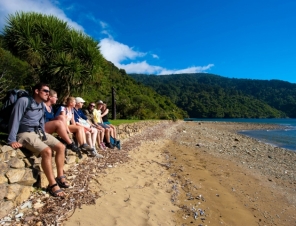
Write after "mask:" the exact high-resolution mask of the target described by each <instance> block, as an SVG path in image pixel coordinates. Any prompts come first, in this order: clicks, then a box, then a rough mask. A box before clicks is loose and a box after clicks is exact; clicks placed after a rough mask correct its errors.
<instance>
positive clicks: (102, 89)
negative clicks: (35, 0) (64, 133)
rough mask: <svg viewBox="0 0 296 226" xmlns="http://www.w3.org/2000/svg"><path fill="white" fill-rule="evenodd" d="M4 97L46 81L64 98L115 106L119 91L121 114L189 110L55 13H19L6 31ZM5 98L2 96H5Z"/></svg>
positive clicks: (0, 53) (1, 55)
mask: <svg viewBox="0 0 296 226" xmlns="http://www.w3.org/2000/svg"><path fill="white" fill-rule="evenodd" d="M0 60H1V61H0V73H1V74H0V76H1V75H2V76H1V77H0V95H1V94H4V93H5V92H6V91H7V90H9V89H12V88H25V89H27V90H31V87H32V86H33V85H34V84H35V83H37V82H45V83H48V84H49V85H50V87H51V88H52V89H54V90H56V91H57V92H58V96H59V101H60V102H63V101H62V100H64V98H65V97H67V96H81V97H83V98H84V99H85V100H87V101H88V102H90V101H97V100H103V101H104V102H106V103H107V104H108V105H109V107H110V106H111V87H114V88H115V89H116V104H117V115H116V117H117V118H121V119H175V118H183V117H186V116H187V115H186V113H185V112H184V111H183V110H181V109H180V108H178V107H177V106H176V105H175V104H173V103H172V102H171V101H170V100H169V98H167V97H163V96H161V95H159V94H158V93H156V92H155V91H154V90H153V89H151V88H149V87H145V86H144V85H142V84H140V83H137V82H136V81H135V80H134V79H132V78H131V77H130V76H128V75H127V74H126V73H125V71H124V70H122V69H118V68H117V67H115V66H114V65H113V64H112V63H111V62H108V61H107V60H105V59H104V58H103V57H102V55H101V53H100V49H99V42H98V41H96V40H94V39H92V38H91V37H89V36H87V35H85V34H83V33H81V32H77V31H75V30H73V29H71V28H70V27H69V26H68V25H67V23H65V22H63V21H61V20H59V19H58V18H56V17H54V16H47V15H42V14H38V13H16V14H15V15H11V16H10V17H9V19H8V24H7V25H6V26H5V27H4V30H3V33H2V34H1V35H0ZM2 97H3V95H2V96H0V99H1V98H2Z"/></svg>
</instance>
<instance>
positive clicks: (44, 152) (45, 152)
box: [40, 147, 52, 159]
mask: <svg viewBox="0 0 296 226" xmlns="http://www.w3.org/2000/svg"><path fill="white" fill-rule="evenodd" d="M40 155H41V157H42V158H43V159H45V158H51V156H52V151H51V149H50V147H47V148H45V149H43V150H42V151H41V153H40Z"/></svg>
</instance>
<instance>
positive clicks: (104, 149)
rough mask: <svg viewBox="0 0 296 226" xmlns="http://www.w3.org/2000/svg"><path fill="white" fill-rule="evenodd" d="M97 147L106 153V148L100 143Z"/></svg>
mask: <svg viewBox="0 0 296 226" xmlns="http://www.w3.org/2000/svg"><path fill="white" fill-rule="evenodd" d="M99 147H100V149H101V150H103V151H106V147H105V145H103V144H102V143H101V144H100V145H99Z"/></svg>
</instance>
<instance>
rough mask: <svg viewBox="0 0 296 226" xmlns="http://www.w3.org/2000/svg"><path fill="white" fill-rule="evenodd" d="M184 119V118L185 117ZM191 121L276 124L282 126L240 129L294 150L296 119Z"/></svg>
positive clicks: (246, 133)
mask: <svg viewBox="0 0 296 226" xmlns="http://www.w3.org/2000/svg"><path fill="white" fill-rule="evenodd" d="M185 120H186V119H185ZM192 120H193V121H215V122H242V123H264V124H278V125H281V126H284V128H283V129H277V130H244V131H240V133H241V134H244V135H246V136H249V137H253V138H256V139H258V140H260V141H262V142H265V143H269V144H272V145H275V146H278V147H282V148H287V149H290V150H293V151H296V119H204V118H194V119H192Z"/></svg>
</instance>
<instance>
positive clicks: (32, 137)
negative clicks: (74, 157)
mask: <svg viewBox="0 0 296 226" xmlns="http://www.w3.org/2000/svg"><path fill="white" fill-rule="evenodd" d="M45 134H46V138H47V140H45V141H43V140H42V139H41V137H40V136H39V135H38V134H36V133H35V132H24V133H19V134H18V135H17V141H18V142H19V143H21V144H22V145H23V147H24V148H26V149H28V150H30V151H31V152H33V153H34V155H36V156H39V155H40V152H41V151H42V150H44V149H45V148H47V147H50V148H51V149H53V148H54V147H55V146H56V145H57V144H58V143H60V141H59V140H58V139H56V138H55V137H54V136H52V135H50V134H48V133H45Z"/></svg>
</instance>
